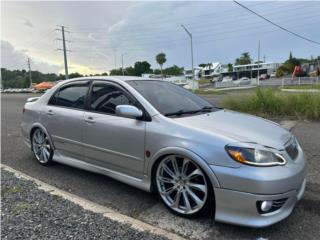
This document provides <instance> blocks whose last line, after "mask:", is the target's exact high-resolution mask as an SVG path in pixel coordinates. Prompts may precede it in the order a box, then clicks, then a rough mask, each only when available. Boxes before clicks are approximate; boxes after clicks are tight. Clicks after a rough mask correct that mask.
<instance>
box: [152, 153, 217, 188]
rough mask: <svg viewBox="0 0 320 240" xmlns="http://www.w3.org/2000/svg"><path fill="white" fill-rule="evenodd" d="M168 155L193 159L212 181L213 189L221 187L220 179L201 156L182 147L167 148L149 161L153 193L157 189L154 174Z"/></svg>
mask: <svg viewBox="0 0 320 240" xmlns="http://www.w3.org/2000/svg"><path fill="white" fill-rule="evenodd" d="M168 155H181V156H184V157H187V158H190V159H192V160H193V161H195V163H196V164H198V165H199V167H201V169H202V170H203V171H204V172H205V174H206V175H207V177H208V178H209V180H210V183H211V185H212V187H213V188H216V187H218V188H219V187H220V183H219V181H218V178H217V177H216V175H215V174H214V172H213V171H212V170H211V168H210V167H209V165H208V164H207V163H206V162H205V161H204V160H203V159H202V158H201V157H200V156H199V155H197V154H196V153H194V152H193V151H190V150H188V149H185V148H181V147H166V148H162V149H160V150H159V151H158V152H156V153H155V154H154V155H153V156H152V158H151V160H150V161H149V164H148V169H147V172H148V175H149V176H150V181H151V191H153V190H154V187H155V186H154V174H155V170H156V167H157V166H158V164H159V163H160V161H161V160H162V159H163V158H165V157H166V156H168ZM212 190H213V191H214V189H212Z"/></svg>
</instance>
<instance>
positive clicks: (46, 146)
mask: <svg viewBox="0 0 320 240" xmlns="http://www.w3.org/2000/svg"><path fill="white" fill-rule="evenodd" d="M32 150H33V152H34V155H35V156H36V158H37V160H38V161H39V162H40V163H42V164H46V163H48V162H49V161H50V158H51V153H52V149H51V145H50V142H49V139H48V137H47V135H46V134H45V133H44V131H43V130H41V129H40V128H38V129H36V130H35V131H34V133H33V135H32Z"/></svg>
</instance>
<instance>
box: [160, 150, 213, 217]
mask: <svg viewBox="0 0 320 240" xmlns="http://www.w3.org/2000/svg"><path fill="white" fill-rule="evenodd" d="M155 181H156V185H157V190H158V193H159V195H160V198H161V199H162V201H163V202H164V204H165V205H166V206H167V207H168V208H169V209H170V210H171V211H173V212H174V213H177V214H178V215H180V216H183V217H192V216H195V215H198V214H200V213H204V212H206V211H205V210H208V211H209V210H210V209H212V207H211V206H210V204H213V203H212V201H211V200H212V188H211V184H210V182H209V180H208V179H207V177H206V175H205V173H204V172H203V171H202V169H201V168H200V167H199V166H198V165H197V164H196V163H195V162H194V161H192V160H191V159H188V158H185V157H182V156H177V155H170V156H167V157H165V158H164V159H163V160H162V161H161V162H160V163H159V165H158V167H157V170H156V174H155Z"/></svg>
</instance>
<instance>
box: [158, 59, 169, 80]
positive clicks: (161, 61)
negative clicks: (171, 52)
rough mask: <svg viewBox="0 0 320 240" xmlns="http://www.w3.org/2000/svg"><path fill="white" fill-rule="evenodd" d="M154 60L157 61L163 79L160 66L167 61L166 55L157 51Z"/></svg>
mask: <svg viewBox="0 0 320 240" xmlns="http://www.w3.org/2000/svg"><path fill="white" fill-rule="evenodd" d="M156 61H157V63H158V64H159V66H160V70H161V76H162V79H163V72H162V66H163V64H164V63H165V62H166V61H167V59H166V55H165V54H164V53H159V54H158V55H157V56H156Z"/></svg>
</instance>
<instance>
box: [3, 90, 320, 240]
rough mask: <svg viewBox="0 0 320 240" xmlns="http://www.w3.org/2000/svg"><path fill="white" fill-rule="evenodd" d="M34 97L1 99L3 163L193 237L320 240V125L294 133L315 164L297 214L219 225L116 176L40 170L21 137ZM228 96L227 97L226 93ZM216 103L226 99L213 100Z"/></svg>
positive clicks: (55, 168) (305, 124) (59, 167)
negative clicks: (257, 223) (262, 222)
mask: <svg viewBox="0 0 320 240" xmlns="http://www.w3.org/2000/svg"><path fill="white" fill-rule="evenodd" d="M30 96H32V95H30V94H2V95H1V115H2V117H1V150H2V151H1V161H2V163H4V164H6V165H8V166H10V167H12V168H14V169H17V170H19V171H21V172H24V173H26V174H28V175H30V176H32V177H34V178H37V179H40V180H42V181H44V182H46V183H48V184H51V185H54V186H56V187H58V188H60V189H63V190H66V191H69V192H72V193H74V194H77V195H79V196H81V197H83V198H86V199H88V200H91V201H94V202H96V203H99V204H102V205H105V206H108V207H111V208H114V209H115V210H118V211H120V212H121V213H124V214H127V215H129V216H133V217H135V218H137V219H140V220H143V221H145V222H147V223H150V224H152V225H155V226H159V227H161V228H164V229H167V230H170V231H173V232H175V233H179V234H181V235H183V236H185V237H190V238H193V239H258V238H267V239H320V228H319V223H320V122H299V123H298V124H297V125H296V126H295V127H294V129H293V132H294V134H295V135H296V136H297V137H298V139H299V140H300V142H301V144H302V146H303V148H304V150H305V153H306V156H307V159H308V163H309V168H308V176H307V181H308V183H307V188H306V194H305V196H304V198H303V200H302V201H301V202H300V203H299V204H298V205H297V206H296V208H295V210H294V211H293V213H292V214H291V216H290V217H289V218H287V219H285V220H283V221H282V222H280V223H277V224H275V225H273V226H271V227H268V228H264V229H251V228H245V227H238V226H232V225H227V224H222V223H216V222H214V221H213V218H212V216H205V217H202V218H196V219H184V218H180V217H177V216H175V215H173V214H172V213H170V212H168V210H167V209H166V208H165V207H164V206H163V205H162V204H161V203H160V201H159V200H158V199H157V198H156V197H155V196H154V195H153V194H150V193H146V192H143V191H140V190H138V189H135V188H133V187H130V186H127V185H125V184H122V183H120V182H117V181H115V180H113V179H111V178H108V177H105V176H102V175H98V174H94V173H90V172H86V171H82V170H78V169H75V168H71V167H68V166H64V165H60V164H56V165H54V166H52V167H43V166H40V165H39V164H38V163H37V162H36V160H35V159H34V157H33V155H32V153H31V152H30V150H29V149H28V148H27V147H26V146H25V145H24V143H23V141H22V139H21V134H20V120H21V113H22V107H23V104H24V102H25V100H26V98H28V97H30ZM221 97H223V95H221ZM209 100H210V101H214V102H215V101H217V100H220V99H219V97H218V98H215V97H213V98H210V99H209Z"/></svg>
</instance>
